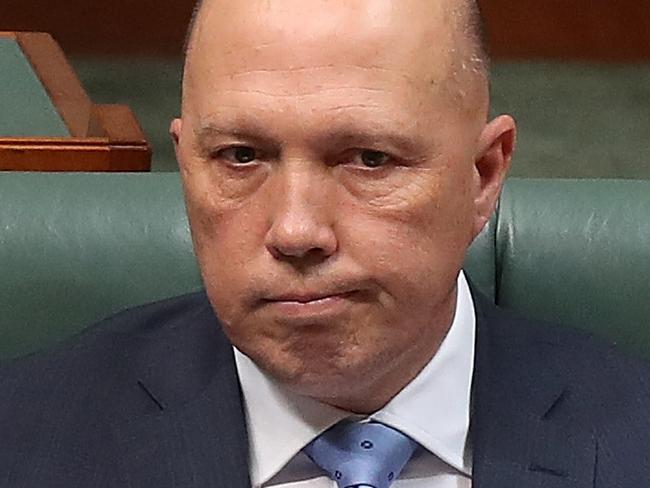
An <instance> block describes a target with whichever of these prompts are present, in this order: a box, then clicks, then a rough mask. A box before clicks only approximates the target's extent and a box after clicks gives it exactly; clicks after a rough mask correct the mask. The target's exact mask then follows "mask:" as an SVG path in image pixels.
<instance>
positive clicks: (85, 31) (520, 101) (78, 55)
mask: <svg viewBox="0 0 650 488" xmlns="http://www.w3.org/2000/svg"><path fill="white" fill-rule="evenodd" d="M480 3H481V5H482V8H483V10H484V14H485V17H486V21H487V28H488V33H489V37H490V41H491V47H492V56H493V59H494V62H493V83H492V96H493V112H494V113H495V114H496V113H501V112H508V113H511V114H513V115H514V116H515V118H516V119H517V121H518V123H519V128H520V135H519V147H518V151H517V156H516V158H515V161H514V163H513V170H512V174H513V175H516V176H530V177H572V178H573V177H617V178H644V179H650V0H617V1H613V0H518V1H514V2H513V1H506V0H483V1H482V2H480ZM193 4H194V1H193V0H93V1H92V2H88V1H82V0H0V30H31V31H45V32H49V33H51V34H52V35H53V36H54V37H55V39H56V40H57V41H58V42H59V44H61V46H62V47H63V49H64V51H65V52H66V54H67V55H68V57H69V59H70V60H71V62H72V64H73V66H74V68H75V70H76V71H77V73H78V74H79V77H80V79H81V81H82V84H83V85H84V87H85V88H86V91H87V92H88V94H89V95H90V97H91V98H92V99H93V101H94V102H96V103H120V104H127V105H129V106H130V107H131V108H132V109H133V110H134V112H135V113H136V115H137V117H138V119H139V121H140V123H141V124H142V126H143V128H144V130H145V133H146V134H147V137H148V139H149V140H150V142H151V143H152V145H153V148H154V164H153V168H154V171H175V170H176V162H175V160H174V154H173V150H172V146H171V143H170V141H169V137H168V135H167V129H168V126H169V121H170V120H171V118H172V117H174V116H176V115H178V114H179V111H180V67H181V62H182V60H181V51H182V47H183V42H184V36H185V29H186V26H187V23H188V20H189V18H190V16H191V12H192V8H193Z"/></svg>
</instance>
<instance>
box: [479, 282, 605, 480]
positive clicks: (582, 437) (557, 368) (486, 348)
mask: <svg viewBox="0 0 650 488" xmlns="http://www.w3.org/2000/svg"><path fill="white" fill-rule="evenodd" d="M474 295H475V296H476V295H477V294H474ZM476 301H477V348H476V350H477V356H476V367H475V376H474V385H473V407H474V408H473V414H472V442H473V446H474V447H473V454H474V473H473V479H474V482H473V483H474V485H473V486H474V487H475V488H510V487H512V488H593V480H594V470H595V460H596V442H595V439H594V437H593V436H592V434H591V432H590V431H589V430H588V429H585V428H583V427H581V426H583V425H584V424H583V423H581V422H573V421H572V413H573V412H572V408H571V394H572V392H571V389H570V387H569V385H568V380H567V376H566V370H567V366H568V365H567V364H564V365H562V364H557V362H558V359H557V358H558V357H560V356H558V355H557V354H554V351H553V349H554V348H555V347H557V346H556V345H555V344H552V343H550V342H545V341H543V340H539V341H538V340H535V339H531V338H530V334H528V333H526V332H525V331H524V330H523V327H524V326H525V325H526V324H522V323H517V321H516V320H514V319H512V318H510V317H509V316H508V315H505V314H502V313H500V312H498V311H497V310H496V308H495V307H494V306H493V305H491V304H488V303H487V300H485V299H483V298H482V297H481V298H478V299H477V300H476ZM508 322H512V324H509V323H508ZM517 326H519V327H517Z"/></svg>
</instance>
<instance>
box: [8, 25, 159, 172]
mask: <svg viewBox="0 0 650 488" xmlns="http://www.w3.org/2000/svg"><path fill="white" fill-rule="evenodd" d="M0 37H5V38H6V37H9V38H13V39H16V40H17V41H18V43H19V45H20V47H21V49H22V50H23V52H24V53H25V56H26V57H27V59H28V61H29V62H30V63H31V64H32V67H33V68H34V71H35V72H36V74H37V76H38V77H39V79H40V81H41V83H42V84H43V86H44V87H45V89H46V91H47V93H48V96H49V97H50V98H51V100H52V102H53V103H54V106H55V107H56V109H57V110H58V111H59V114H60V115H61V117H62V118H63V120H64V122H65V123H66V125H67V126H68V129H69V131H70V134H71V135H72V137H66V138H56V137H55V138H47V137H36V138H27V137H25V138H21V137H11V138H8V137H5V138H2V137H0V170H1V171H150V170H151V146H150V145H149V143H148V142H147V140H146V137H145V135H144V132H143V131H142V128H141V127H140V124H139V123H138V121H137V120H136V118H135V115H134V114H133V112H132V111H131V109H130V108H129V107H127V106H124V105H93V104H92V102H91V101H90V98H89V97H88V95H86V92H85V91H84V89H83V87H82V86H81V83H80V82H79V79H78V78H77V75H76V74H75V72H74V70H73V69H72V67H71V66H70V64H69V63H68V61H67V59H66V57H65V54H64V53H63V51H62V50H61V48H60V47H59V45H58V44H57V43H56V41H54V39H53V38H52V37H51V36H50V35H49V34H42V33H28V32H17V33H13V32H0Z"/></svg>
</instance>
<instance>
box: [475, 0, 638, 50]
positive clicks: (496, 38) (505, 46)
mask: <svg viewBox="0 0 650 488" xmlns="http://www.w3.org/2000/svg"><path fill="white" fill-rule="evenodd" d="M481 4H482V6H483V10H484V13H485V17H486V21H487V25H488V30H489V32H490V39H491V44H492V50H493V52H494V55H495V57H497V58H540V57H541V58H562V59H597V60H603V61H640V60H650V21H649V20H648V15H649V14H650V2H648V0H616V1H613V0H544V1H539V0H519V1H515V2H513V1H510V0H483V1H481Z"/></svg>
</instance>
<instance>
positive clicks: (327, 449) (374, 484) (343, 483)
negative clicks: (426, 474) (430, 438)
mask: <svg viewBox="0 0 650 488" xmlns="http://www.w3.org/2000/svg"><path fill="white" fill-rule="evenodd" d="M416 448H417V443H416V442H415V441H414V440H412V439H411V438H409V437H408V436H406V435H404V434H402V433H401V432H400V431H398V430H395V429H393V428H391V427H388V426H387V425H384V424H381V423H378V422H368V423H358V422H347V421H343V422H340V423H338V424H336V425H335V426H334V427H332V428H331V429H329V430H327V431H326V432H324V433H323V434H321V435H320V436H319V437H317V438H316V439H315V440H314V441H312V442H311V443H310V444H309V445H307V447H305V449H304V451H305V453H306V454H307V455H308V456H309V457H310V458H311V459H312V460H313V461H314V462H315V463H316V464H317V465H318V466H320V467H321V468H322V469H323V470H325V471H326V472H327V473H328V474H329V476H330V478H332V479H334V480H336V482H337V484H338V486H339V487H340V488H350V487H371V488H388V487H389V486H390V484H391V483H392V482H393V481H394V480H395V479H397V477H398V476H399V474H400V472H401V471H402V469H403V468H404V466H406V463H408V461H409V459H410V458H411V456H412V455H413V452H414V451H415V449H416Z"/></svg>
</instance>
